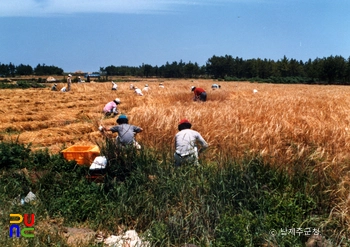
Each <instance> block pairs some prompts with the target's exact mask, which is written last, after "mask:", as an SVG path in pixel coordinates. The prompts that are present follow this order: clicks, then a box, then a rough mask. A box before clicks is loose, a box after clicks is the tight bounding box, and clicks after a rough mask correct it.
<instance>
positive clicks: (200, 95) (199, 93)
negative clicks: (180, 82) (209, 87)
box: [191, 86, 207, 102]
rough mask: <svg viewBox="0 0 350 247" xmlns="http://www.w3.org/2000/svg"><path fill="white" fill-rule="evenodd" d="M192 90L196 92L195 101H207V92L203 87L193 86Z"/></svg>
mask: <svg viewBox="0 0 350 247" xmlns="http://www.w3.org/2000/svg"><path fill="white" fill-rule="evenodd" d="M191 91H192V92H193V93H194V98H193V100H194V101H198V100H200V101H203V102H204V101H207V93H206V92H205V90H204V89H203V88H200V87H195V86H192V87H191Z"/></svg>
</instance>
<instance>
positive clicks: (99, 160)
mask: <svg viewBox="0 0 350 247" xmlns="http://www.w3.org/2000/svg"><path fill="white" fill-rule="evenodd" d="M106 166H107V159H106V157H105V156H97V157H96V158H95V159H94V161H93V162H92V164H91V166H90V170H100V169H105V168H106Z"/></svg>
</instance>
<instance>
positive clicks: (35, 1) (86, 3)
mask: <svg viewBox="0 0 350 247" xmlns="http://www.w3.org/2000/svg"><path fill="white" fill-rule="evenodd" d="M168 6H169V4H168V3H167V2H166V1H161V0H2V1H0V16H47V15H52V14H57V15H61V14H72V13H93V12H95V13H101V12H108V13H147V12H151V11H162V10H167V8H168Z"/></svg>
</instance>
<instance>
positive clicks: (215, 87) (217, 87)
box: [211, 84, 221, 89]
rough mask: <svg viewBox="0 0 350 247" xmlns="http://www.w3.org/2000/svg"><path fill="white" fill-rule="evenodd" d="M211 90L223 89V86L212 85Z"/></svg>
mask: <svg viewBox="0 0 350 247" xmlns="http://www.w3.org/2000/svg"><path fill="white" fill-rule="evenodd" d="M211 88H212V89H219V88H221V86H220V85H218V84H213V85H211Z"/></svg>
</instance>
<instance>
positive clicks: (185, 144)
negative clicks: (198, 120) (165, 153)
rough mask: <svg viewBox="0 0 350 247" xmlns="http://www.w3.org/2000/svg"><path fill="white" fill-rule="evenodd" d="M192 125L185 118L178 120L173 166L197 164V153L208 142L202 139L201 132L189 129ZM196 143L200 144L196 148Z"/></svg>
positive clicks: (203, 148)
mask: <svg viewBox="0 0 350 247" xmlns="http://www.w3.org/2000/svg"><path fill="white" fill-rule="evenodd" d="M191 127H192V125H191V123H190V122H189V121H188V120H187V119H182V120H181V121H180V122H179V125H178V130H179V132H178V133H177V134H176V135H175V153H174V159H175V166H176V167H178V166H181V165H183V164H185V163H191V164H194V165H198V164H199V163H198V154H200V153H201V152H203V151H204V150H205V149H206V148H207V147H208V143H207V142H206V141H205V140H204V139H203V137H202V136H201V134H199V133H198V132H197V131H195V130H192V129H191ZM197 143H199V144H200V145H201V148H200V149H199V150H198V147H197Z"/></svg>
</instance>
